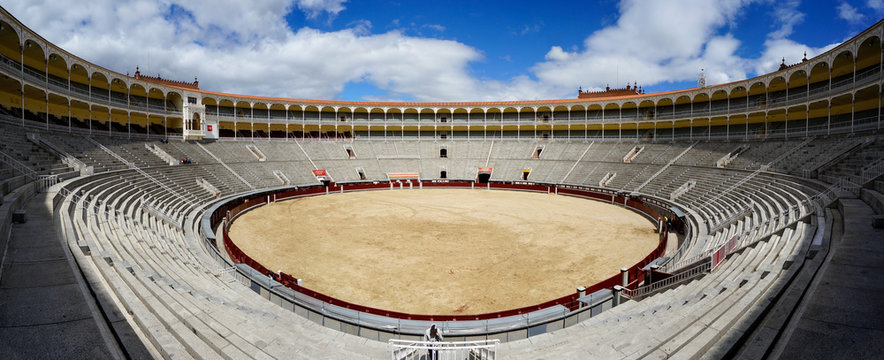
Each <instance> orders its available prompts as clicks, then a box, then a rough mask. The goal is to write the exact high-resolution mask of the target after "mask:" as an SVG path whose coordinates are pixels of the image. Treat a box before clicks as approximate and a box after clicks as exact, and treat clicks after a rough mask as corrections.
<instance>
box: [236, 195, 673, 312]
mask: <svg viewBox="0 0 884 360" xmlns="http://www.w3.org/2000/svg"><path fill="white" fill-rule="evenodd" d="M247 234H248V235H247ZM230 236H231V238H232V239H233V241H234V242H236V244H237V245H239V247H240V248H241V249H242V250H243V251H245V252H246V253H247V254H249V255H250V256H251V257H252V258H253V259H255V260H257V261H258V262H260V263H262V264H264V265H265V266H267V267H268V268H271V269H274V270H277V269H281V270H282V271H284V272H287V273H289V274H292V275H293V276H295V277H298V278H302V279H303V285H304V286H306V287H307V288H310V289H313V290H316V291H319V292H321V293H324V294H327V295H330V296H333V297H336V298H339V299H342V300H346V301H350V302H354V303H357V304H362V305H366V306H371V307H375V308H381V309H388V310H393V311H401V312H407V313H413V314H438V315H443V314H445V315H447V314H479V313H486V312H493V311H500V310H507V309H513V308H518V307H523V306H529V305H535V304H539V303H542V302H545V301H548V300H552V299H554V298H558V297H561V296H564V295H567V294H569V293H571V292H573V291H575V290H574V289H575V288H576V287H577V286H578V285H590V284H594V283H596V282H598V281H601V280H604V279H605V278H608V277H610V276H611V275H614V274H618V273H619V269H620V268H621V267H624V266H630V265H632V264H634V263H636V262H638V261H639V260H641V259H642V258H643V257H644V256H645V255H647V254H648V253H649V252H651V251H652V250H653V249H654V247H655V246H656V245H657V239H658V237H657V234H655V233H654V231H653V225H652V224H651V223H650V222H648V221H647V220H646V219H645V218H644V217H642V216H641V215H638V214H636V213H634V212H632V211H629V210H626V209H623V208H621V207H617V206H613V205H610V204H607V203H603V202H598V201H592V200H585V199H580V198H575V197H570V196H558V195H549V194H542V193H529V192H520V191H488V190H470V189H426V190H394V191H386V190H385V191H363V192H354V193H344V194H332V195H323V196H314V197H309V198H302V199H295V200H289V201H284V202H279V203H274V204H270V205H266V206H262V207H260V208H258V209H255V210H253V211H250V212H248V213H246V214H244V215H243V216H241V217H239V218H238V219H237V220H236V221H235V222H234V223H233V226H232V229H231V233H230Z"/></svg>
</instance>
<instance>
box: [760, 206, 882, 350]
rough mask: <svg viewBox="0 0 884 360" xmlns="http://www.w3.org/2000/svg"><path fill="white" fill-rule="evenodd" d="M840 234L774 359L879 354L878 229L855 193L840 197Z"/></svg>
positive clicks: (880, 333) (880, 248)
mask: <svg viewBox="0 0 884 360" xmlns="http://www.w3.org/2000/svg"><path fill="white" fill-rule="evenodd" d="M841 201H842V206H843V211H844V212H843V214H844V235H843V236H842V237H841V239H840V241H839V240H838V239H833V244H832V250H831V254H830V256H831V258H830V259H829V261H828V262H827V263H826V264H824V265H823V268H822V271H821V274H820V275H818V277H817V279H815V280H814V282H813V283H812V284H811V288H810V290H808V295H807V297H806V299H805V300H804V301H803V303H802V304H801V305H799V309H798V312H797V313H796V315H795V317H794V319H795V320H793V321H792V323H791V324H789V326H788V327H787V329H785V333H784V336H783V341H782V342H781V343H780V344H778V346H777V347H776V349H774V352H773V355H774V356H773V357H779V358H780V359H875V358H878V359H880V358H881V356H882V354H884V276H881V275H882V274H884V262H882V261H881V259H882V258H884V230H881V229H875V228H873V227H872V219H873V217H874V216H875V213H874V212H873V211H872V209H871V208H870V207H869V206H868V205H867V204H865V203H864V202H863V201H861V200H859V199H842V200H841Z"/></svg>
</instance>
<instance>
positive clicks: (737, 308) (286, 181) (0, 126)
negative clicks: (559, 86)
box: [0, 9, 884, 359]
mask: <svg viewBox="0 0 884 360" xmlns="http://www.w3.org/2000/svg"><path fill="white" fill-rule="evenodd" d="M27 25H28V24H22V23H21V22H19V21H18V20H17V19H16V18H15V17H14V14H10V13H9V12H8V11H7V10H6V9H3V10H2V11H0V138H2V140H3V141H2V142H0V160H2V161H0V164H2V165H0V194H2V196H3V198H2V200H3V201H2V203H0V219H2V222H0V249H2V254H3V255H2V267H0V354H3V358H4V359H17V358H90V359H91V358H120V359H124V358H135V359H142V358H166V359H170V358H205V359H216V358H226V359H240V358H261V359H272V358H307V359H312V358H318V359H327V358H328V359H379V358H387V359H389V358H392V359H426V358H427V356H426V355H427V350H437V351H438V352H439V355H440V358H443V359H494V358H502V359H503V358H505V359H536V358H568V359H572V358H573V359H580V358H633V359H634V358H643V359H644V358H668V357H673V358H692V359H693V358H745V359H756V358H787V359H792V358H795V359H799V358H801V359H803V358H874V357H876V356H878V355H879V354H880V350H879V347H880V344H882V343H884V327H882V324H884V321H882V320H884V319H882V318H881V315H882V312H881V311H880V310H879V309H881V307H882V306H884V303H882V301H884V300H882V299H884V296H882V295H884V294H882V292H884V290H882V289H884V286H882V280H881V278H880V277H879V276H874V274H878V273H880V272H881V271H882V270H884V269H882V267H884V265H882V264H884V262H882V261H881V254H882V253H884V243H882V242H881V241H879V240H880V239H882V238H884V236H882V235H884V230H882V229H881V228H882V226H884V219H882V214H884V195H882V194H884V179H882V174H884V137H882V135H881V128H882V111H881V109H882V102H884V92H882V86H884V71H882V67H884V50H882V45H881V39H882V37H884V22H878V23H876V24H875V25H873V26H872V27H870V28H868V29H866V30H864V31H862V32H860V33H859V34H857V35H856V36H854V37H852V38H850V39H847V40H845V41H844V42H842V43H841V44H839V45H837V46H834V47H832V48H831V49H829V50H827V51H825V52H823V53H821V54H819V55H817V56H813V57H811V58H810V59H804V60H803V61H802V62H799V63H796V64H785V63H783V64H782V66H781V67H780V69H779V70H776V71H773V72H771V73H767V74H763V75H760V76H757V77H754V78H750V79H744V80H738V81H734V82H730V83H726V84H721V85H714V86H708V87H707V86H705V84H699V85H702V86H698V87H696V88H690V89H683V90H675V91H669V92H665V93H649V94H644V93H642V92H641V91H637V90H636V89H635V88H625V89H613V90H609V91H602V92H599V93H591V94H590V93H584V92H582V91H581V92H580V93H579V94H578V97H577V98H572V99H554V100H525V101H485V102H480V101H475V102H457V103H454V102H435V103H429V102H384V103H379V102H371V101H337V100H304V99H282V98H271V97H262V96H251V95H235V94H226V93H219V92H213V91H207V90H204V89H200V88H199V84H198V82H196V81H194V82H192V83H191V82H184V81H171V80H167V79H162V78H160V77H158V76H157V77H152V76H148V75H143V74H141V73H140V72H136V73H135V74H134V75H132V76H130V75H128V74H122V73H120V72H118V71H120V69H106V68H103V67H101V66H98V65H96V64H92V63H89V62H88V61H86V60H83V59H82V58H80V57H77V54H71V53H69V52H67V51H65V50H64V49H61V48H60V47H58V46H56V45H55V44H52V43H51V42H48V41H47V40H45V39H43V38H42V37H40V36H39V34H37V33H35V32H34V31H32V30H31V29H29V28H28V26H27ZM79 55H84V56H85V55H90V54H79ZM586 94H588V95H586ZM584 95H586V96H584ZM185 159H186V160H185ZM183 160H184V161H183ZM660 219H665V220H664V221H661V220H660ZM417 275H421V276H427V277H420V278H418V277H416V276H417ZM461 276H462V278H461ZM452 280H462V281H464V282H463V283H457V282H454V281H452ZM421 301H424V302H421ZM433 324H435V325H436V326H437V328H438V329H439V330H440V332H441V334H442V335H443V336H444V341H442V342H433V343H427V342H423V341H422V339H423V334H424V333H425V331H426V330H427V329H429V328H430V326H431V325H433Z"/></svg>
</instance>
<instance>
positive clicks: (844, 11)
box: [836, 2, 863, 23]
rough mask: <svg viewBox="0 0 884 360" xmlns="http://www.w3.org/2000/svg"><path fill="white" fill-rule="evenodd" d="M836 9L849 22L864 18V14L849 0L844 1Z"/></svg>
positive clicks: (839, 15)
mask: <svg viewBox="0 0 884 360" xmlns="http://www.w3.org/2000/svg"><path fill="white" fill-rule="evenodd" d="M836 9H837V10H838V17H839V18H841V19H844V20H847V22H849V23H858V22H860V21H862V19H863V15H862V14H860V13H859V11H857V10H856V8H855V7H853V6H852V5H850V4H848V3H847V2H842V3H841V4H839V5H838V7H837V8H836Z"/></svg>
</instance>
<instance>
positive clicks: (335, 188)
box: [212, 181, 672, 321]
mask: <svg viewBox="0 0 884 360" xmlns="http://www.w3.org/2000/svg"><path fill="white" fill-rule="evenodd" d="M471 183H472V182H469V181H451V182H423V184H422V185H423V187H470V186H471ZM415 185H416V184H415ZM397 186H398V185H397ZM476 186H477V187H478V186H481V187H485V186H486V185H485V184H476ZM389 187H390V183H389V182H375V183H357V184H343V185H341V184H331V186H329V187H328V188H326V187H324V186H313V187H302V188H293V189H286V190H281V191H276V192H262V193H257V194H252V195H250V196H249V197H248V198H245V197H243V198H236V199H232V200H230V201H228V202H227V203H225V204H223V205H221V206H220V207H219V208H218V210H216V211H215V213H213V214H212V219H213V221H215V223H213V226H215V225H217V224H218V223H220V222H221V220H222V219H225V218H226V219H228V221H229V219H233V218H234V217H236V215H238V214H239V213H241V212H243V211H245V210H248V209H251V208H254V207H257V206H261V205H264V204H266V203H267V200H268V199H269V200H270V201H275V200H282V199H288V198H293V197H297V196H306V195H315V194H324V193H326V191H327V192H328V193H335V192H340V191H341V189H342V188H343V189H344V191H354V190H365V189H382V188H389ZM491 188H494V189H517V190H527V191H542V192H547V191H549V192H553V191H556V190H558V192H559V193H565V194H571V195H577V196H583V197H587V198H593V199H599V200H604V201H614V202H616V203H618V204H623V202H624V198H623V197H620V196H616V195H612V194H610V193H604V192H601V191H593V189H591V188H586V189H577V188H562V187H557V186H555V185H538V184H512V183H493V184H491ZM608 192H609V191H608ZM626 205H627V206H629V207H631V208H633V209H635V210H636V211H639V212H643V213H645V214H646V215H648V216H650V217H651V218H652V219H656V218H658V217H660V216H661V214H660V212H658V211H657V210H656V209H655V208H653V207H652V206H649V205H647V204H645V203H643V202H642V201H641V200H640V199H639V200H637V199H626ZM666 215H667V216H670V217H672V214H666ZM228 224H229V222H228ZM227 230H228V229H227V226H226V225H225V226H224V227H223V230H222V236H223V239H224V245H225V249H226V250H227V254H228V256H230V259H231V260H232V261H233V262H235V263H241V264H245V265H247V266H249V267H251V268H253V269H255V270H256V271H258V272H259V273H261V274H264V275H267V276H269V277H272V278H273V279H275V280H276V281H278V282H279V283H280V284H282V285H284V286H286V287H288V288H290V289H292V290H294V291H297V292H299V293H301V294H304V295H307V296H310V297H313V298H315V299H317V300H320V301H323V302H326V303H328V304H331V305H336V306H340V307H343V308H346V309H352V310H356V311H361V312H364V313H369V314H374V315H380V316H387V317H392V318H399V319H408V320H428V321H466V320H485V319H494V318H501V317H507V316H513V315H520V314H526V313H530V312H533V311H537V310H541V309H545V308H548V307H551V306H555V305H562V306H564V307H566V308H568V309H569V310H576V309H577V308H578V307H579V304H578V303H577V298H578V297H579V294H578V293H576V292H575V293H573V294H570V295H565V296H562V297H560V298H557V299H553V300H550V301H547V302H544V303H540V304H537V305H531V306H526V307H522V308H518V309H511V310H504V311H498V312H492V313H484V314H475V315H425V314H409V313H403V312H398V311H390V310H384V309H377V308H372V307H368V306H364V305H359V304H354V303H351V302H347V301H344V300H340V299H337V298H334V297H331V296H328V295H326V294H323V293H320V292H317V291H314V290H310V289H308V288H305V287H303V286H299V285H298V279H297V278H296V277H294V276H292V275H290V274H286V273H282V272H280V273H274V272H272V271H271V270H270V269H268V268H266V267H264V266H263V265H261V264H260V263H259V262H257V261H255V260H254V259H252V258H251V257H249V255H248V254H246V253H245V252H243V251H242V250H241V249H240V248H239V247H237V246H236V244H235V243H234V242H233V241H231V239H230V236H229V235H228V232H227ZM667 240H668V239H667V234H665V233H664V234H663V235H662V236H661V240H660V242H659V244H658V245H657V247H656V248H655V249H654V250H653V251H652V252H651V253H649V254H648V255H647V256H645V258H644V259H642V260H641V261H639V262H637V263H636V264H635V265H633V266H631V267H629V268H628V274H629V276H628V284H629V286H628V287H629V288H635V287H636V286H637V285H638V284H640V283H641V282H642V281H643V280H644V278H645V274H644V272H643V271H642V270H641V269H642V268H643V267H645V266H646V265H648V264H649V263H650V262H651V261H653V260H654V259H656V258H658V257H661V256H663V254H664V252H665V251H666V242H667ZM621 282H622V274H619V273H618V274H615V275H612V276H611V277H609V278H607V279H605V280H603V281H601V282H598V283H595V284H593V285H591V286H589V287H587V288H586V293H587V294H591V293H593V292H596V291H598V290H602V289H608V288H611V287H613V286H614V285H622V284H621Z"/></svg>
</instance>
